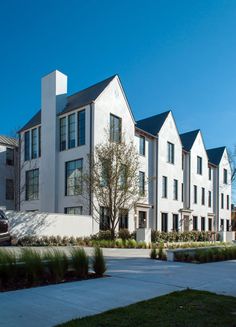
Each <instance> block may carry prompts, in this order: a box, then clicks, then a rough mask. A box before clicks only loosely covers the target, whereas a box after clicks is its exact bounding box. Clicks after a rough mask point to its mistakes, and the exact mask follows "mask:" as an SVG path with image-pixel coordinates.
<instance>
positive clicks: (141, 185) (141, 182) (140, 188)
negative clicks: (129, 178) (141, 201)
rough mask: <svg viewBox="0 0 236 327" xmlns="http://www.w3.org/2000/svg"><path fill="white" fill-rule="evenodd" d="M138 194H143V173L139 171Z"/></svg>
mask: <svg viewBox="0 0 236 327" xmlns="http://www.w3.org/2000/svg"><path fill="white" fill-rule="evenodd" d="M139 194H140V195H145V173H144V172H142V171H140V172H139Z"/></svg>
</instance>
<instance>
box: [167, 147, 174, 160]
mask: <svg viewBox="0 0 236 327" xmlns="http://www.w3.org/2000/svg"><path fill="white" fill-rule="evenodd" d="M167 162H169V163H172V164H174V163H175V145H174V144H173V143H171V142H167Z"/></svg>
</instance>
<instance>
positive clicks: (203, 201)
mask: <svg viewBox="0 0 236 327" xmlns="http://www.w3.org/2000/svg"><path fill="white" fill-rule="evenodd" d="M202 205H203V206H204V205H205V189H204V187H202Z"/></svg>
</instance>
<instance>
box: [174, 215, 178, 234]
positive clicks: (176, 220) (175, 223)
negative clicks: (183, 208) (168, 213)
mask: <svg viewBox="0 0 236 327" xmlns="http://www.w3.org/2000/svg"><path fill="white" fill-rule="evenodd" d="M178 230H179V215H177V214H173V231H175V232H178Z"/></svg>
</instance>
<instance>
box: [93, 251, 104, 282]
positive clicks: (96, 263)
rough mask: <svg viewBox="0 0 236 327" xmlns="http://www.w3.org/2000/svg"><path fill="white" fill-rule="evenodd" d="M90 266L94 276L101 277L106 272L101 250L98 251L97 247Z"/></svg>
mask: <svg viewBox="0 0 236 327" xmlns="http://www.w3.org/2000/svg"><path fill="white" fill-rule="evenodd" d="M92 266H93V270H94V272H95V274H96V275H98V276H103V275H104V273H105V272H106V270H107V267H106V262H105V259H104V256H103V252H102V249H100V248H99V247H95V248H94V252H93V258H92Z"/></svg>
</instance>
